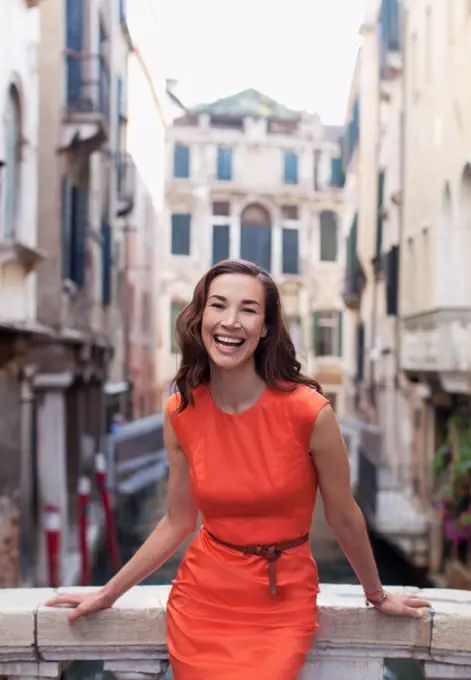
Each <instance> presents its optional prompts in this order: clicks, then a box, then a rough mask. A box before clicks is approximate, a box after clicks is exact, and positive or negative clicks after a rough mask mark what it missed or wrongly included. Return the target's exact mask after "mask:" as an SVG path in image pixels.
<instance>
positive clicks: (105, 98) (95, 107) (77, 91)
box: [65, 50, 110, 118]
mask: <svg viewBox="0 0 471 680" xmlns="http://www.w3.org/2000/svg"><path fill="white" fill-rule="evenodd" d="M65 58H66V73H67V102H66V103H67V111H68V113H69V115H71V114H74V113H75V114H77V113H80V114H100V115H102V116H104V117H105V118H108V116H109V108H110V71H109V66H108V64H107V61H106V59H105V57H104V56H103V55H101V54H88V53H83V52H74V51H72V50H67V51H66V54H65Z"/></svg>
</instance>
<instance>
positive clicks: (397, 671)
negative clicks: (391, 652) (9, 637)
mask: <svg viewBox="0 0 471 680" xmlns="http://www.w3.org/2000/svg"><path fill="white" fill-rule="evenodd" d="M165 492H166V485H165V484H164V483H159V485H158V487H157V489H156V490H154V491H149V492H144V493H140V494H139V499H136V498H131V499H129V500H128V501H127V502H126V504H125V505H123V506H122V507H121V508H120V509H119V512H118V526H119V544H120V547H121V558H122V561H123V562H125V561H127V560H128V559H129V558H130V557H131V556H132V555H133V554H134V552H135V551H136V550H137V549H138V548H139V546H140V545H141V544H142V542H143V540H144V539H145V537H146V536H147V535H148V534H149V533H150V531H151V530H152V528H153V526H155V523H156V522H157V521H158V520H159V519H160V517H161V516H162V515H163V514H164V512H165V505H166V498H165V496H166V493H165ZM370 538H371V542H372V545H373V550H374V553H375V557H376V561H377V564H378V569H379V572H380V577H381V580H382V582H383V583H386V584H388V585H392V586H394V585H410V586H417V587H430V583H428V582H427V580H426V578H425V576H424V574H423V573H420V572H418V571H417V570H416V569H414V568H412V567H411V566H410V565H409V564H408V563H407V562H405V560H404V559H403V558H402V557H401V556H400V555H399V554H398V553H397V552H396V551H395V550H393V549H392V548H391V546H390V545H389V544H388V543H387V542H386V541H384V540H382V539H381V538H380V537H378V536H375V535H374V534H371V535H370ZM313 552H314V555H315V553H316V551H315V546H314V549H313ZM180 559H181V553H179V554H177V555H176V557H175V558H173V559H171V560H169V562H167V564H166V565H165V566H164V567H162V568H161V569H159V570H158V571H157V572H156V573H155V574H154V575H153V576H151V577H150V578H149V579H148V580H147V581H146V584H148V585H167V584H169V583H170V582H171V581H172V579H173V578H174V576H175V574H176V570H177V568H178V564H179V561H180ZM316 560H317V566H318V572H319V581H320V582H321V583H345V584H348V583H358V581H357V579H356V577H355V575H354V573H353V571H352V569H351V567H350V564H349V563H348V561H347V559H346V558H345V557H343V555H342V554H341V553H340V552H338V553H337V554H336V556H335V558H334V559H332V558H330V559H328V560H326V561H323V560H322V559H319V557H316ZM111 576H112V571H111V567H110V564H109V560H108V558H107V551H106V546H105V545H103V546H102V547H101V549H100V551H99V554H98V559H97V561H96V565H95V570H94V578H93V580H94V584H95V585H102V584H103V583H105V582H106V580H108V579H109V578H110V577H111ZM423 677H424V676H423V674H422V672H421V670H420V666H419V664H418V663H417V662H414V661H410V660H404V661H403V660H388V662H387V664H386V669H385V673H384V680H423ZM171 678H172V675H171V671H170V670H169V672H168V674H167V675H166V678H165V680H171ZM66 680H115V679H114V676H112V675H111V674H107V673H104V672H103V671H102V669H101V664H99V663H96V662H80V663H74V664H73V665H72V666H71V667H70V669H69V670H68V672H67V678H66ZM208 680H210V679H209V678H208Z"/></svg>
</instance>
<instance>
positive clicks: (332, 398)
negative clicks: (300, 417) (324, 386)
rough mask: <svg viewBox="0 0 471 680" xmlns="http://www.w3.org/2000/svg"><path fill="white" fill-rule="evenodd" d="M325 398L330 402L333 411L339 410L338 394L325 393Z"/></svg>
mask: <svg viewBox="0 0 471 680" xmlns="http://www.w3.org/2000/svg"><path fill="white" fill-rule="evenodd" d="M324 397H325V398H326V399H327V400H328V401H329V402H330V405H331V406H332V408H333V410H334V411H336V410H337V394H336V393H335V392H324Z"/></svg>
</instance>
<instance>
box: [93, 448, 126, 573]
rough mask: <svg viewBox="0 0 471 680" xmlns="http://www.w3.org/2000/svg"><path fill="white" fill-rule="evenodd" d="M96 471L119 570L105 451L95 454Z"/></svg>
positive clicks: (110, 540)
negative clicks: (107, 483)
mask: <svg viewBox="0 0 471 680" xmlns="http://www.w3.org/2000/svg"><path fill="white" fill-rule="evenodd" d="M95 472H96V481H97V485H98V489H99V491H100V495H101V501H102V503H103V510H104V512H105V523H106V535H107V538H108V548H109V551H110V559H111V564H112V565H113V567H114V568H115V569H116V570H118V569H119V567H120V559H119V550H118V539H117V536H116V527H115V523H114V517H113V512H112V510H111V501H110V495H109V493H108V489H107V488H106V458H105V456H104V454H103V453H97V455H96V456H95Z"/></svg>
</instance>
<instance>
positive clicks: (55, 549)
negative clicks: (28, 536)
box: [44, 503, 61, 588]
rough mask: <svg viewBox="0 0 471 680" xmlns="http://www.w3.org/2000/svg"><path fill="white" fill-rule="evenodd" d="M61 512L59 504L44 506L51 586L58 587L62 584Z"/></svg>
mask: <svg viewBox="0 0 471 680" xmlns="http://www.w3.org/2000/svg"><path fill="white" fill-rule="evenodd" d="M60 523H61V520H60V512H59V507H58V506H57V505H53V504H52V503H51V504H48V505H45V506H44V530H45V532H46V546H47V557H48V573H49V587H50V588H58V587H59V585H60V551H61V530H60Z"/></svg>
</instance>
